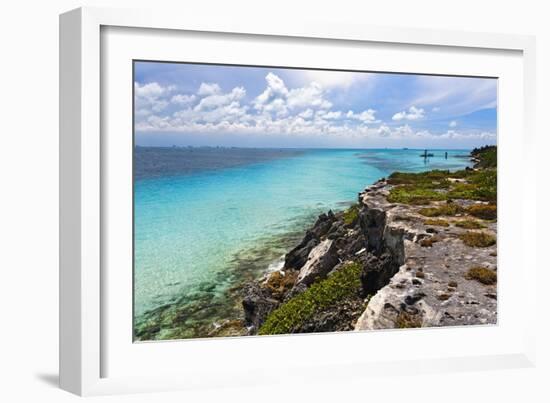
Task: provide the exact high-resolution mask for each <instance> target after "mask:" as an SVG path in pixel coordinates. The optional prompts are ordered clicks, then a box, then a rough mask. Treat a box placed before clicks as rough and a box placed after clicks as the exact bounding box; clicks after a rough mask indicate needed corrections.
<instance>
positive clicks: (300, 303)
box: [258, 262, 363, 335]
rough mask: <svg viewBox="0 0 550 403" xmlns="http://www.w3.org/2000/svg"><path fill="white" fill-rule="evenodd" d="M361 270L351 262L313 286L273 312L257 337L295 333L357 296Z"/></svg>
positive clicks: (360, 267) (358, 265)
mask: <svg viewBox="0 0 550 403" xmlns="http://www.w3.org/2000/svg"><path fill="white" fill-rule="evenodd" d="M362 269H363V268H362V266H361V264H359V263H356V262H349V263H347V264H346V265H345V266H344V267H342V268H341V269H340V270H338V271H336V272H335V273H334V274H332V275H330V276H329V277H328V278H326V279H324V280H321V281H319V282H317V283H314V284H313V285H311V287H309V288H308V289H307V290H305V291H304V292H303V293H301V294H298V295H297V296H295V297H293V298H291V299H290V300H288V301H287V302H285V303H283V304H282V305H281V306H279V307H278V308H277V309H275V310H274V311H273V312H271V313H270V314H269V315H268V317H267V319H266V321H265V322H264V324H263V325H262V326H261V327H260V330H259V332H258V334H260V335H267V334H285V333H292V332H293V331H294V330H295V329H297V328H299V327H300V325H301V324H303V323H304V322H306V321H307V320H309V319H310V318H311V317H313V315H315V314H316V313H318V312H321V311H323V310H324V309H326V308H328V307H330V306H332V305H334V304H337V303H339V302H341V301H342V300H344V299H346V298H349V297H352V296H354V295H358V294H359V292H360V289H361V279H360V276H361V271H362Z"/></svg>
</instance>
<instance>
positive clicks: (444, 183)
mask: <svg viewBox="0 0 550 403" xmlns="http://www.w3.org/2000/svg"><path fill="white" fill-rule="evenodd" d="M450 175H451V174H450V173H449V171H443V170H438V169H435V170H433V171H426V172H418V173H409V172H394V173H392V174H391V175H390V176H389V177H388V179H387V181H388V183H389V184H390V185H417V186H422V187H424V188H432V189H435V188H438V189H439V188H446V187H448V186H449V180H448V179H447V178H448V177H449V176H450Z"/></svg>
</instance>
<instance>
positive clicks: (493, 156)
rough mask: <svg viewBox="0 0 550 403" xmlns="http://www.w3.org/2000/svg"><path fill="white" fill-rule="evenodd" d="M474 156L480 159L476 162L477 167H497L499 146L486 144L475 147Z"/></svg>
mask: <svg viewBox="0 0 550 403" xmlns="http://www.w3.org/2000/svg"><path fill="white" fill-rule="evenodd" d="M472 156H473V157H474V158H477V159H478V162H477V163H476V164H475V167H476V168H496V167H497V147H496V146H485V147H481V148H474V149H473V150H472Z"/></svg>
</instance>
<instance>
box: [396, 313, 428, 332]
mask: <svg viewBox="0 0 550 403" xmlns="http://www.w3.org/2000/svg"><path fill="white" fill-rule="evenodd" d="M395 327H396V328H398V329H410V328H418V327H422V318H421V317H419V316H418V315H412V314H410V313H408V312H405V311H401V312H400V313H399V315H397V318H396V319H395Z"/></svg>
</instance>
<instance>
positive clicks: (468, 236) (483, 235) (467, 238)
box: [458, 231, 497, 248]
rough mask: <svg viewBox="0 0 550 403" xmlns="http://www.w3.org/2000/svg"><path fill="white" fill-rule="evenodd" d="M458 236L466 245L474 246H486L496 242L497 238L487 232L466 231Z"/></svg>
mask: <svg viewBox="0 0 550 403" xmlns="http://www.w3.org/2000/svg"><path fill="white" fill-rule="evenodd" d="M458 237H459V238H460V239H461V240H462V242H464V243H465V244H466V245H468V246H471V247H476V248H486V247H489V246H492V245H494V244H495V243H496V242H497V239H496V238H495V237H494V236H493V235H491V234H489V233H487V232H477V231H467V232H465V233H463V234H460V235H459V236H458Z"/></svg>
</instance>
